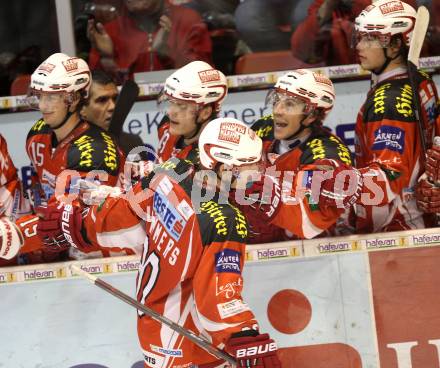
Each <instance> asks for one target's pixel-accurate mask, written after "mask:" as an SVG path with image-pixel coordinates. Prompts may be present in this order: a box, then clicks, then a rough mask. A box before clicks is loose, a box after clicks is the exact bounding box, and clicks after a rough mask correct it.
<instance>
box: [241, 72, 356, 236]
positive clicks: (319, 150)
mask: <svg viewBox="0 0 440 368" xmlns="http://www.w3.org/2000/svg"><path fill="white" fill-rule="evenodd" d="M334 100H335V91H334V88H333V83H332V82H331V81H330V79H328V78H327V77H326V76H324V75H322V74H317V73H315V72H312V71H311V70H306V69H298V70H293V71H290V72H288V73H286V74H285V75H283V76H281V77H280V78H279V79H278V80H277V82H276V84H275V87H274V89H272V90H270V91H269V93H268V96H267V98H266V105H270V106H271V107H272V111H273V113H272V114H271V115H269V116H266V117H263V118H262V119H260V120H258V121H257V122H255V123H254V125H253V126H252V129H254V130H255V131H256V133H257V135H258V136H260V137H261V138H262V139H263V144H264V152H265V156H266V161H267V163H268V165H273V168H275V170H276V171H277V172H278V173H279V174H281V176H280V177H279V179H280V181H281V182H284V183H286V182H288V181H289V180H290V181H291V183H292V185H291V187H293V189H295V187H296V186H297V184H298V183H299V182H300V181H301V180H303V178H304V175H309V171H308V170H319V169H320V167H327V168H329V169H331V170H332V172H333V173H334V175H335V176H336V175H337V174H338V173H339V172H341V170H347V171H350V170H353V168H352V167H351V164H352V162H351V156H350V151H349V150H348V148H347V147H346V146H345V144H343V143H342V142H341V140H340V139H339V138H338V137H336V136H335V135H333V134H331V133H330V131H329V130H328V129H327V128H324V127H323V121H324V119H325V118H326V116H327V114H328V113H329V112H330V110H331V109H332V108H333V103H334ZM353 174H355V175H358V174H357V173H355V171H353ZM289 175H290V177H289ZM347 178H348V177H347ZM255 189H256V191H257V192H258V191H259V188H258V186H257V187H256V188H255ZM326 189H327V190H328V194H330V193H331V192H332V191H333V190H334V188H330V187H328V188H326ZM249 192H252V189H250V190H249ZM323 193H324V192H323ZM353 194H354V195H358V194H359V193H358V190H357V189H356V191H354V192H353ZM319 200H320V201H322V203H314V202H313V199H312V198H311V197H310V199H309V200H307V201H306V202H304V204H303V206H295V205H291V206H288V207H287V208H285V209H284V210H283V211H281V212H280V213H279V214H277V215H276V216H275V214H272V216H270V217H269V218H265V216H257V215H256V213H255V211H253V208H252V207H249V206H244V207H243V211H244V212H245V213H246V215H247V218H248V220H249V226H250V234H251V238H250V241H251V242H252V243H263V242H271V241H277V240H285V239H289V238H292V237H297V238H313V237H315V236H317V235H319V234H320V233H321V232H323V231H324V230H326V229H328V228H330V227H331V226H332V225H334V224H335V223H336V221H337V219H338V218H339V217H340V215H341V213H342V212H343V208H338V207H337V206H336V205H335V203H334V201H330V202H332V203H330V202H329V201H328V200H329V198H325V197H324V196H320V199H319ZM324 203H326V204H327V205H324ZM293 218H295V221H292V219H293ZM272 219H273V220H272ZM268 220H269V221H272V224H269V223H268ZM275 224H276V225H278V226H275Z"/></svg>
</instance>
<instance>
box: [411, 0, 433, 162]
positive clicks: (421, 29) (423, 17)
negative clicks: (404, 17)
mask: <svg viewBox="0 0 440 368" xmlns="http://www.w3.org/2000/svg"><path fill="white" fill-rule="evenodd" d="M428 24H429V12H428V9H426V8H425V7H424V6H420V7H419V8H418V10H417V15H416V22H415V25H414V30H413V34H412V36H411V42H410V44H409V52H408V76H409V82H410V85H411V89H412V95H413V99H414V105H415V107H416V109H415V111H414V114H415V117H416V122H417V129H418V132H419V136H420V143H421V145H422V151H423V157H425V155H426V149H427V147H426V135H425V128H424V126H423V121H421V119H422V117H423V114H422V105H421V104H420V97H419V86H418V83H417V74H418V72H417V69H418V68H419V59H420V51H421V50H422V46H423V41H424V40H425V35H426V31H427V30H428Z"/></svg>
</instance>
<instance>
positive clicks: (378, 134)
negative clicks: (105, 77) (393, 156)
mask: <svg viewBox="0 0 440 368" xmlns="http://www.w3.org/2000/svg"><path fill="white" fill-rule="evenodd" d="M404 142H405V132H404V131H403V130H402V129H400V128H397V127H393V126H390V125H384V126H381V127H380V128H379V129H376V131H375V132H374V142H373V150H375V151H379V150H384V149H388V150H390V151H395V152H399V153H403V149H404V147H405V143H404Z"/></svg>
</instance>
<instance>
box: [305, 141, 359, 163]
mask: <svg viewBox="0 0 440 368" xmlns="http://www.w3.org/2000/svg"><path fill="white" fill-rule="evenodd" d="M301 148H302V150H303V153H302V155H301V158H300V164H301V165H308V164H312V163H314V162H315V161H316V160H321V159H333V160H338V161H342V162H343V163H344V164H346V165H352V159H351V153H350V150H349V149H348V147H347V146H346V145H345V144H344V143H342V141H341V140H340V139H339V138H338V137H336V136H334V135H332V134H329V135H320V136H315V137H311V139H308V140H307V141H306V142H304V143H303V144H302V147H301Z"/></svg>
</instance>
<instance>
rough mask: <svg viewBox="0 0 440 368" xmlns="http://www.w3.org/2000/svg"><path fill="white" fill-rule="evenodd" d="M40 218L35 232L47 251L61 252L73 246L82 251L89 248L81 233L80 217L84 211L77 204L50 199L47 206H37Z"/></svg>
mask: <svg viewBox="0 0 440 368" xmlns="http://www.w3.org/2000/svg"><path fill="white" fill-rule="evenodd" d="M37 212H38V213H39V214H40V220H39V222H38V226H37V233H38V236H39V237H40V239H41V240H42V242H43V244H44V249H45V250H47V251H49V252H62V251H63V250H66V249H68V248H69V247H70V246H73V247H75V248H77V249H79V250H81V251H83V252H87V251H90V250H91V245H90V244H88V243H87V242H86V241H85V240H84V238H83V236H82V234H81V229H82V218H83V215H85V213H86V212H88V208H87V209H86V211H83V210H82V209H81V207H80V206H79V205H78V204H64V203H60V202H58V201H56V200H53V201H50V202H49V204H48V205H47V207H45V208H44V207H39V208H38V209H37Z"/></svg>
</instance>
